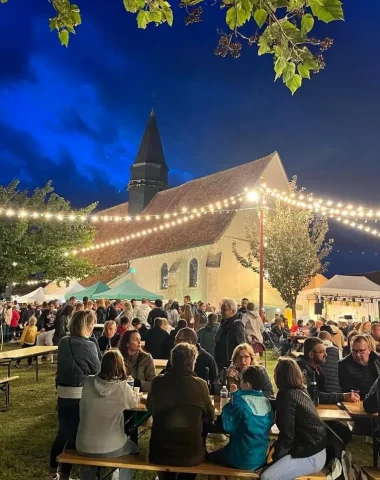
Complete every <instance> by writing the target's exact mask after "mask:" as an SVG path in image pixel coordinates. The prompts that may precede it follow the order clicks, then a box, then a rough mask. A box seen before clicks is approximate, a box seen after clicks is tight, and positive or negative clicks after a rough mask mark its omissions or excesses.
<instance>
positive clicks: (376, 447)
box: [372, 419, 380, 467]
mask: <svg viewBox="0 0 380 480" xmlns="http://www.w3.org/2000/svg"><path fill="white" fill-rule="evenodd" d="M378 434H379V430H378V425H377V421H376V419H372V457H373V466H374V467H377V462H378V457H379V443H380V441H379V438H378V436H377V435H378Z"/></svg>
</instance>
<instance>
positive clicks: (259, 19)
mask: <svg viewBox="0 0 380 480" xmlns="http://www.w3.org/2000/svg"><path fill="white" fill-rule="evenodd" d="M267 17H268V12H267V11H266V10H264V9H263V8H259V9H258V10H256V12H255V13H254V14H253V18H254V19H255V21H256V23H257V25H258V26H259V28H261V27H262V26H263V25H264V23H265V22H266V19H267Z"/></svg>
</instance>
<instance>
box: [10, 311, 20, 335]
mask: <svg viewBox="0 0 380 480" xmlns="http://www.w3.org/2000/svg"><path fill="white" fill-rule="evenodd" d="M19 321H20V314H19V312H18V310H17V308H16V307H15V306H13V307H12V318H11V325H10V327H11V337H12V340H11V342H10V343H14V342H16V334H17V328H18V322H19Z"/></svg>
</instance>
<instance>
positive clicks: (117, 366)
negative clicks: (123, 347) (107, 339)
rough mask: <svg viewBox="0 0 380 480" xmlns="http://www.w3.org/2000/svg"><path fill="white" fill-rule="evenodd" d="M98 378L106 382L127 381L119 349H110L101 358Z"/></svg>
mask: <svg viewBox="0 0 380 480" xmlns="http://www.w3.org/2000/svg"><path fill="white" fill-rule="evenodd" d="M99 377H100V378H101V379H102V380H106V381H108V382H110V381H112V380H126V379H127V373H126V371H125V365H124V359H123V356H122V354H121V353H120V351H119V349H117V348H111V349H110V350H107V351H106V353H105V354H104V356H103V358H102V365H101V367H100V373H99Z"/></svg>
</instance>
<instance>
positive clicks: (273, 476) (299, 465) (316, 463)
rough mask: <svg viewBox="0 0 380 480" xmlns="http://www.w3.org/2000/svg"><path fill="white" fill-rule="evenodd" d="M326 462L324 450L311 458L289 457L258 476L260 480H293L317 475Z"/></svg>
mask: <svg viewBox="0 0 380 480" xmlns="http://www.w3.org/2000/svg"><path fill="white" fill-rule="evenodd" d="M325 462H326V450H322V451H321V452H319V453H316V454H315V455H312V456H311V457H306V458H292V457H291V456H290V455H285V457H282V458H280V460H278V461H277V462H275V463H272V464H271V465H270V466H269V467H268V468H267V469H266V470H264V471H263V473H262V474H261V476H260V479H261V480H294V479H296V478H297V477H301V476H302V475H309V474H312V473H317V472H320V471H321V470H322V468H323V467H324V466H325Z"/></svg>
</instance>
